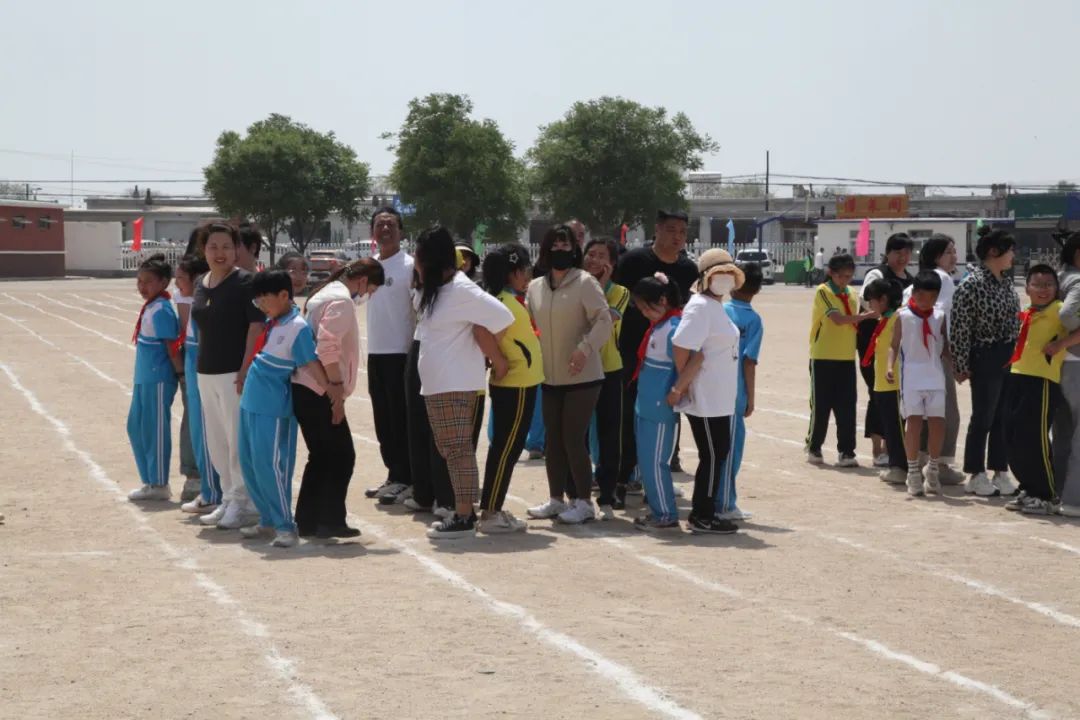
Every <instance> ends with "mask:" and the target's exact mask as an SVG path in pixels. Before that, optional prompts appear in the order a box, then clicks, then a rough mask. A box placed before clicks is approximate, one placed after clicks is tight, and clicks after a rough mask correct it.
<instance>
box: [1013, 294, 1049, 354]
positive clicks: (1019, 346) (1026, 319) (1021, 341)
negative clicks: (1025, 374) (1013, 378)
mask: <svg viewBox="0 0 1080 720" xmlns="http://www.w3.org/2000/svg"><path fill="white" fill-rule="evenodd" d="M1041 309H1042V308H1037V307H1035V306H1034V305H1029V306H1028V309H1027V310H1024V311H1023V312H1021V313H1017V316H1018V317H1019V318H1020V335H1019V337H1017V338H1016V349H1015V350H1013V354H1012V357H1011V358H1009V362H1008V363H1007V364H1008V365H1012V364H1013V363H1014V362H1018V361H1019V360H1020V356H1021V355H1023V354H1024V346H1025V345H1027V336H1028V330H1030V329H1031V321H1032V319H1033V318H1034V317H1035V314H1036V313H1037V312H1039V310H1041Z"/></svg>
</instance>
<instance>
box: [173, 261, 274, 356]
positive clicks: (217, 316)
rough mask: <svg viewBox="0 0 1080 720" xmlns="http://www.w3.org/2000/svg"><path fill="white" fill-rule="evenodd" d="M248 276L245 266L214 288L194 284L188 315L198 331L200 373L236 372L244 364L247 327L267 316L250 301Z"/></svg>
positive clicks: (250, 276)
mask: <svg viewBox="0 0 1080 720" xmlns="http://www.w3.org/2000/svg"><path fill="white" fill-rule="evenodd" d="M251 278H252V275H251V273H249V272H247V271H246V270H235V271H233V273H232V274H231V275H229V276H228V277H227V278H225V279H224V280H222V281H221V284H220V285H218V286H217V287H215V288H207V287H206V286H205V285H204V284H203V283H202V281H201V280H200V281H199V282H198V283H196V284H195V302H194V303H193V304H192V306H191V317H193V318H195V327H196V328H197V329H198V331H199V363H198V371H199V374H201V375H224V374H226V373H234V372H239V371H240V366H241V365H243V364H244V351H245V350H246V349H247V333H248V327H249V326H250V325H251V323H261V322H264V321H265V320H266V316H265V315H263V313H262V311H261V310H259V308H257V307H255V305H254V304H252V300H254V299H255V294H254V293H253V292H252V290H251Z"/></svg>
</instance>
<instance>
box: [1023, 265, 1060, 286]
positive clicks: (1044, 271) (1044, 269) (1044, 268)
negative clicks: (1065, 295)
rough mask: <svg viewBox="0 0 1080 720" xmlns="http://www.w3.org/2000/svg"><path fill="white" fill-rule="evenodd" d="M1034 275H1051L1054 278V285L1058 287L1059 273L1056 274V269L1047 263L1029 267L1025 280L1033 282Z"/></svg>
mask: <svg viewBox="0 0 1080 720" xmlns="http://www.w3.org/2000/svg"><path fill="white" fill-rule="evenodd" d="M1032 275H1050V276H1051V277H1053V278H1054V285H1058V276H1057V273H1056V272H1054V268H1052V267H1050V266H1049V265H1047V264H1046V263H1038V264H1036V265H1032V266H1031V267H1029V268H1028V271H1027V277H1026V278H1025V279H1024V280H1025V282H1031V276H1032Z"/></svg>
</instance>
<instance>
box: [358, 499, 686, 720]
mask: <svg viewBox="0 0 1080 720" xmlns="http://www.w3.org/2000/svg"><path fill="white" fill-rule="evenodd" d="M350 518H351V519H352V520H353V522H354V523H355V524H357V525H361V526H362V527H364V529H365V532H367V533H369V534H371V535H372V536H374V537H376V538H378V539H379V540H381V541H382V542H384V543H386V544H387V545H389V546H390V547H392V548H394V549H395V550H397V551H398V552H401V553H404V554H405V555H408V556H409V557H411V558H412V559H413V560H415V561H416V562H418V563H420V565H421V566H423V568H424V569H425V570H427V571H428V572H429V573H431V574H432V575H434V576H435V577H437V578H440V579H442V580H445V581H446V582H447V583H449V584H450V585H452V586H453V587H455V588H457V589H458V590H461V591H462V592H464V593H466V594H468V595H471V596H473V597H476V598H478V599H480V600H481V601H482V602H483V604H484V605H485V607H486V608H487V609H488V610H489V611H490V612H492V613H494V614H496V615H500V616H502V617H508V618H511V619H513V620H516V621H517V622H518V624H519V625H520V626H521V627H522V628H524V629H525V630H527V631H528V632H530V633H531V634H533V635H535V636H536V637H537V638H539V639H540V640H543V641H544V642H546V643H547V644H548V645H551V646H552V647H554V648H555V649H557V650H560V651H562V652H567V653H570V654H572V655H576V656H577V657H578V658H580V659H581V660H584V661H585V662H586V664H587V665H588V666H589V669H590V670H592V671H593V672H595V673H597V674H598V675H600V676H601V677H603V678H604V679H605V680H607V681H609V682H612V683H614V684H615V685H616V686H617V687H618V688H619V690H621V691H622V693H623V694H624V695H626V696H627V697H628V698H630V699H631V700H633V701H634V702H636V703H638V704H640V705H642V706H644V707H645V708H647V709H648V710H651V711H652V712H655V713H658V714H660V715H663V716H665V717H669V718H675V719H676V720H701V716H700V715H698V714H697V713H696V712H694V711H693V710H689V709H687V708H684V707H682V706H681V705H679V704H678V703H676V702H675V701H674V700H672V699H671V698H669V697H668V696H667V695H666V694H665V693H664V692H663V691H662V690H660V689H658V688H655V687H653V686H651V685H649V684H647V683H646V682H645V680H644V679H642V678H641V677H639V676H638V675H637V673H635V672H634V671H633V670H631V669H630V668H628V667H626V666H625V665H622V664H620V663H617V662H615V661H614V660H610V659H608V658H607V657H605V656H603V655H601V654H600V653H598V652H597V651H595V650H593V649H591V648H589V647H587V646H585V645H583V644H581V643H580V642H578V641H577V640H575V639H574V638H572V637H570V636H569V635H566V634H565V633H562V632H559V631H558V630H554V629H552V628H549V627H548V626H546V625H544V624H543V623H542V622H540V621H539V620H538V619H537V618H536V617H535V616H533V614H532V613H530V612H529V611H528V610H527V609H526V608H524V607H522V606H520V605H515V604H513V603H509V602H506V601H504V600H499V599H498V598H496V597H494V596H493V595H491V594H490V593H488V592H487V591H486V590H484V589H483V588H480V587H478V586H476V585H473V584H472V583H471V582H469V581H468V580H466V579H465V578H464V577H463V576H461V575H459V574H458V573H456V572H454V571H453V570H451V569H450V568H448V567H446V566H445V565H443V564H442V563H441V562H439V561H438V560H436V559H435V558H433V557H431V556H430V555H427V554H426V553H421V552H419V551H417V550H415V549H413V548H412V547H411V546H410V545H409V544H408V543H406V542H402V541H400V540H395V539H393V538H391V537H390V536H389V535H387V534H386V532H385V531H384V530H383V529H382V528H380V527H379V526H377V525H373V524H371V523H369V522H366V521H363V520H361V519H360V518H358V517H356V516H355V515H350Z"/></svg>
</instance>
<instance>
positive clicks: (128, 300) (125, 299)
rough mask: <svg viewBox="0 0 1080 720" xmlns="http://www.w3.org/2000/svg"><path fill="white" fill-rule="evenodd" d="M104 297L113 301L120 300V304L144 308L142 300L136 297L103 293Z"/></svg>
mask: <svg viewBox="0 0 1080 720" xmlns="http://www.w3.org/2000/svg"><path fill="white" fill-rule="evenodd" d="M101 295H102V297H107V298H109V299H111V300H119V301H120V302H124V303H129V304H131V305H134V306H135V307H141V306H142V300H140V299H138V298H135V297H120V296H119V295H110V294H109V293H101Z"/></svg>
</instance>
